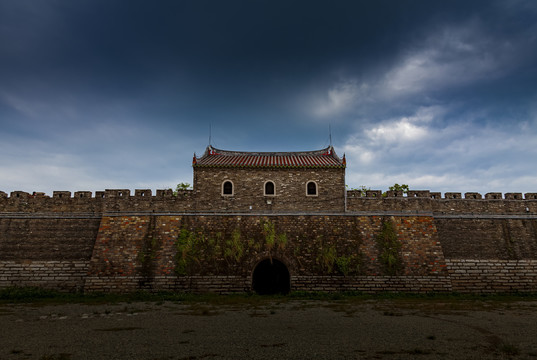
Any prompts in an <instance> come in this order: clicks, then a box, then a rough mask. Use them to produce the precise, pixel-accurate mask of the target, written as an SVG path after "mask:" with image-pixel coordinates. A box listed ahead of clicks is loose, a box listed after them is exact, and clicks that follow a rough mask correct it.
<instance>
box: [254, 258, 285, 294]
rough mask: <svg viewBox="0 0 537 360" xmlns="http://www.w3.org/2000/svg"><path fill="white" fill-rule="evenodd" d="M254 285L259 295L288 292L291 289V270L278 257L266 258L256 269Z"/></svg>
mask: <svg viewBox="0 0 537 360" xmlns="http://www.w3.org/2000/svg"><path fill="white" fill-rule="evenodd" d="M252 287H253V289H254V291H255V292H256V293H258V294H259V295H271V294H288V293H289V291H290V290H291V280H290V275H289V270H287V267H286V266H285V264H284V263H282V262H281V261H278V260H276V259H272V262H271V261H270V259H265V260H263V261H261V262H260V263H259V264H257V266H256V267H255V269H254V274H253V275H252Z"/></svg>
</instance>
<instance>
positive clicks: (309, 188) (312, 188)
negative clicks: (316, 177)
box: [306, 181, 317, 196]
mask: <svg viewBox="0 0 537 360" xmlns="http://www.w3.org/2000/svg"><path fill="white" fill-rule="evenodd" d="M306 195H308V196H317V184H316V183H315V181H309V182H308V183H307V184H306Z"/></svg>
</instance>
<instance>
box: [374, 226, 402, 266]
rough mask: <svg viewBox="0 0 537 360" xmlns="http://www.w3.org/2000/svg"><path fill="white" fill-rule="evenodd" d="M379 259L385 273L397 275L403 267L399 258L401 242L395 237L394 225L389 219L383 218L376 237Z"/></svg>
mask: <svg viewBox="0 0 537 360" xmlns="http://www.w3.org/2000/svg"><path fill="white" fill-rule="evenodd" d="M376 241H377V247H378V251H379V260H380V263H381V265H382V271H383V273H384V274H385V275H391V276H393V275H399V273H400V272H401V270H402V269H403V263H402V259H401V254H400V250H401V242H400V241H399V239H398V238H397V233H396V231H395V226H394V224H393V222H392V221H391V220H383V221H382V225H381V230H380V233H379V234H378V235H377V238H376Z"/></svg>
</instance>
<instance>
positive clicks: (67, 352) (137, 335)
mask: <svg viewBox="0 0 537 360" xmlns="http://www.w3.org/2000/svg"><path fill="white" fill-rule="evenodd" d="M0 325H1V327H0V328H1V333H0V335H1V336H0V359H239V358H241V359H242V358H246V359H274V358H285V359H415V358H418V359H484V358H485V359H537V301H523V302H522V301H521V302H498V301H469V300H465V301H462V300H459V301H457V300H453V301H438V300H434V301H433V300H423V299H422V300H408V299H406V300H402V299H399V300H398V299H396V300H360V301H357V300H355V301H353V300H344V301H335V300H334V301H320V300H286V299H283V300H278V299H271V300H266V301H239V302H238V303H236V304H214V303H213V304H211V303H202V302H200V303H188V304H183V303H173V302H163V303H145V302H133V303H115V304H92V305H86V304H62V305H37V304H33V305H32V304H30V305H20V304H12V305H0Z"/></svg>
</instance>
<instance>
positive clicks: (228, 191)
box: [222, 180, 233, 195]
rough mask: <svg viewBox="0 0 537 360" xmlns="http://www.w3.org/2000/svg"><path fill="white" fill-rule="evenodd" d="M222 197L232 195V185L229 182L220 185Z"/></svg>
mask: <svg viewBox="0 0 537 360" xmlns="http://www.w3.org/2000/svg"><path fill="white" fill-rule="evenodd" d="M222 195H233V183H232V182H231V181H229V180H226V181H224V183H223V184H222Z"/></svg>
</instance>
